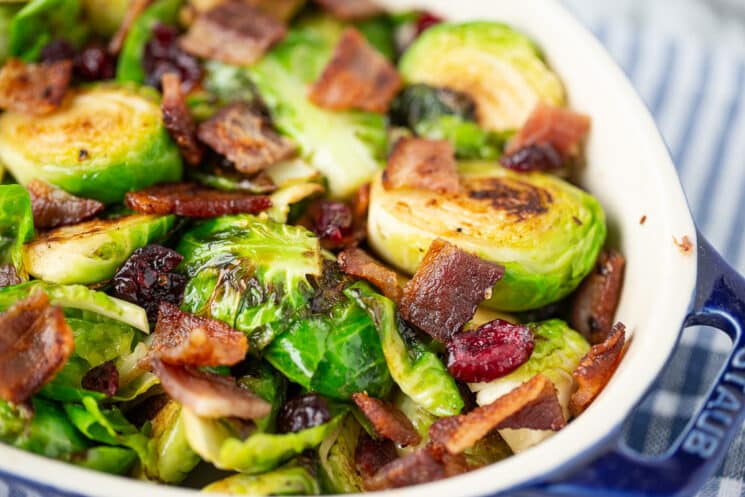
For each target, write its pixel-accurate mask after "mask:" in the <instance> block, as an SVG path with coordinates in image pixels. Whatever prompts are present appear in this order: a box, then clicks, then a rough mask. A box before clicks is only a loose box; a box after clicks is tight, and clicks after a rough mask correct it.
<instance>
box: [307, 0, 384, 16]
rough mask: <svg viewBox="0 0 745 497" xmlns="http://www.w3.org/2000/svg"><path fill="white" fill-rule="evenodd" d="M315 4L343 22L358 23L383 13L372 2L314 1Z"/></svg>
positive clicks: (345, 0)
mask: <svg viewBox="0 0 745 497" xmlns="http://www.w3.org/2000/svg"><path fill="white" fill-rule="evenodd" d="M316 3H317V4H318V5H320V6H321V7H323V8H324V9H326V10H328V11H329V12H330V13H331V14H332V15H333V16H334V17H338V18H339V19H341V20H343V21H358V20H361V19H367V18H369V17H375V16H377V15H379V14H382V13H383V12H384V10H383V8H382V7H380V6H379V5H378V4H376V3H375V2H374V1H372V0H316Z"/></svg>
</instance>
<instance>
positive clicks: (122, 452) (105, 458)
mask: <svg viewBox="0 0 745 497" xmlns="http://www.w3.org/2000/svg"><path fill="white" fill-rule="evenodd" d="M71 462H72V463H73V464H76V465H78V466H82V467H84V468H88V469H93V470H95V471H103V472H104V473H111V474H114V475H127V474H129V472H130V470H131V469H132V467H133V466H134V464H135V463H136V462H137V453H136V452H135V451H133V450H132V449H128V448H125V447H108V446H106V445H101V446H99V447H91V448H90V449H86V450H85V451H83V452H82V453H78V454H74V455H73V457H72V458H71Z"/></svg>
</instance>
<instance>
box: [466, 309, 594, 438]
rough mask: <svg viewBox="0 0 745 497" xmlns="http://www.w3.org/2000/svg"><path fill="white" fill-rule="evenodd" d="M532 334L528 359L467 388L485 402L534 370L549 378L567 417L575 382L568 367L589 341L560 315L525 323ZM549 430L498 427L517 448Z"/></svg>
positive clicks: (531, 375)
mask: <svg viewBox="0 0 745 497" xmlns="http://www.w3.org/2000/svg"><path fill="white" fill-rule="evenodd" d="M528 326H529V327H530V328H531V329H532V330H533V333H534V335H535V348H534V349H533V353H532V354H531V356H530V359H529V360H528V362H526V363H525V364H523V365H522V366H520V367H519V368H518V369H516V370H515V371H513V372H512V373H510V374H509V375H507V376H503V377H502V378H498V379H496V380H494V381H491V382H489V383H474V384H471V385H470V387H471V390H473V391H474V392H476V393H477V396H476V401H477V402H478V404H479V405H486V404H490V403H491V402H494V401H495V400H496V399H498V398H499V397H501V396H502V395H505V394H507V393H509V392H510V391H511V390H513V389H514V388H517V387H518V386H520V385H522V384H523V383H524V382H526V381H528V380H530V379H531V378H533V377H534V376H535V375H537V374H543V375H545V376H546V377H547V378H548V379H550V380H551V382H553V384H554V386H555V387H556V391H557V394H558V397H559V403H560V404H561V407H562V409H563V410H564V416H565V417H566V418H569V398H570V397H571V395H572V393H573V392H574V390H575V388H576V385H575V381H574V378H572V371H574V369H575V368H576V367H577V365H578V364H579V361H580V360H581V359H582V357H583V356H584V355H585V354H586V353H587V351H588V350H590V344H589V343H587V340H585V338H584V337H583V336H582V335H580V334H579V333H578V332H576V331H574V330H573V329H571V328H570V327H569V326H568V325H567V324H566V323H565V322H564V321H561V320H560V319H551V320H549V321H544V322H541V323H532V324H529V325H528ZM552 433H553V432H551V431H540V430H528V429H522V430H509V429H507V430H500V434H501V435H502V437H503V438H504V439H505V441H506V442H507V444H508V445H509V446H510V448H511V449H512V450H513V451H515V452H520V451H522V450H525V449H527V448H528V447H532V446H533V445H535V444H536V443H538V442H540V441H541V440H544V439H545V438H547V437H549V436H551V434H552Z"/></svg>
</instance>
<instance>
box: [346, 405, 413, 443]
mask: <svg viewBox="0 0 745 497" xmlns="http://www.w3.org/2000/svg"><path fill="white" fill-rule="evenodd" d="M352 400H354V403H355V404H357V407H359V408H360V410H361V411H362V412H363V413H364V414H365V416H366V417H367V419H369V420H370V422H371V423H372V424H373V426H374V427H375V431H377V432H378V434H379V435H380V436H381V437H384V438H387V439H389V440H392V441H394V442H396V443H397V444H399V445H403V446H404V447H406V446H407V445H418V444H419V442H421V441H422V437H421V436H420V435H419V433H418V432H417V431H416V428H414V425H413V424H411V421H410V420H409V418H407V417H406V414H404V413H403V412H401V410H400V409H398V408H397V407H396V406H394V405H393V404H391V403H390V402H387V401H385V400H380V399H376V398H373V397H370V396H369V395H367V393H364V392H358V393H355V394H353V395H352Z"/></svg>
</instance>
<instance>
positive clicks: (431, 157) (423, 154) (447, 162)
mask: <svg viewBox="0 0 745 497" xmlns="http://www.w3.org/2000/svg"><path fill="white" fill-rule="evenodd" d="M383 187H384V188H385V189H386V190H391V189H397V188H415V189H417V190H430V191H433V192H437V193H457V192H458V191H460V180H459V179H458V172H457V170H456V163H455V148H453V145H452V144H451V143H450V142H449V141H448V140H427V139H425V138H403V139H401V140H399V141H398V143H396V146H395V147H394V148H393V152H392V153H391V156H390V157H389V158H388V165H387V167H386V168H385V171H383Z"/></svg>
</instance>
